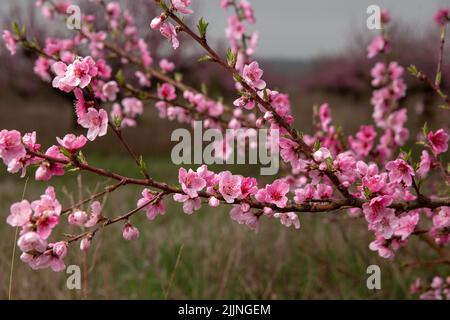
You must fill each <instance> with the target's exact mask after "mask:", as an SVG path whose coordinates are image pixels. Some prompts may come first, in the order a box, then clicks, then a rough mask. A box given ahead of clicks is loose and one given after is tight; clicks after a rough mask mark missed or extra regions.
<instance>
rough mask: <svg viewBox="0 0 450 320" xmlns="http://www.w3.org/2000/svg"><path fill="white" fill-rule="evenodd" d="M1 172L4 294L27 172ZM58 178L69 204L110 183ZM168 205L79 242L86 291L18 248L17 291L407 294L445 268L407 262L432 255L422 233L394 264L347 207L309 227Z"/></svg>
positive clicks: (160, 168) (131, 195)
mask: <svg viewBox="0 0 450 320" xmlns="http://www.w3.org/2000/svg"><path fill="white" fill-rule="evenodd" d="M88 159H89V161H90V163H91V164H93V165H97V166H104V167H106V168H109V169H111V170H113V171H116V172H121V173H123V174H127V175H134V174H136V172H135V168H134V167H133V166H132V163H131V162H130V161H129V159H128V158H125V157H119V156H107V157H106V156H99V155H97V156H89V157H88ZM148 166H149V170H150V172H151V173H152V175H154V177H155V178H157V179H164V180H167V181H172V182H176V168H175V167H174V166H173V165H172V164H169V161H168V160H167V159H159V160H158V161H155V160H153V161H150V160H148ZM238 169H239V168H238ZM240 169H242V168H240ZM1 170H4V169H3V168H2V169H1ZM248 170H251V169H245V168H243V171H248ZM77 176H79V178H77ZM0 177H1V179H0V197H1V198H0V208H1V222H0V298H1V299H5V298H8V291H9V279H10V270H11V255H12V250H13V243H14V235H15V230H14V229H12V228H10V227H9V226H7V225H6V223H5V222H4V221H5V218H6V216H7V215H8V212H9V206H10V205H11V203H13V202H15V201H18V200H20V197H21V194H22V189H23V186H24V182H25V181H24V180H20V179H18V178H17V177H12V176H7V175H5V174H4V171H2V172H1V175H0ZM51 183H52V184H53V185H54V186H55V187H57V190H60V191H59V193H58V197H59V199H60V200H61V201H62V202H63V206H64V207H66V206H68V205H70V204H71V203H73V201H77V199H78V198H79V197H80V193H82V194H83V195H84V196H85V197H86V196H87V195H89V194H91V193H93V192H95V190H100V188H102V187H104V186H105V185H107V184H111V182H108V181H104V184H103V185H98V184H97V182H96V181H95V180H94V179H93V177H92V176H91V175H89V174H82V175H79V173H71V174H69V175H67V176H65V177H64V178H56V179H54V180H53V181H51ZM45 187H46V185H45V184H43V183H37V182H33V181H31V180H30V183H29V184H28V188H27V190H26V198H28V199H30V200H34V199H36V198H37V197H38V196H39V195H40V194H41V193H43V191H44V190H45ZM61 190H62V191H64V192H61ZM140 191H141V189H140V188H136V187H127V188H124V189H122V190H118V191H116V192H115V193H114V194H112V195H110V196H109V198H108V199H107V201H106V202H105V210H104V214H105V215H106V216H108V217H113V216H117V215H120V214H121V213H124V212H127V211H129V210H130V209H133V208H134V207H135V203H136V200H137V199H138V197H139V196H140ZM166 205H167V213H166V215H165V216H162V217H158V218H157V219H156V220H155V221H153V222H151V221H148V220H146V218H145V216H144V215H143V214H140V215H138V216H136V217H134V218H133V220H132V221H133V223H134V224H135V225H137V226H139V229H140V231H141V237H140V239H139V240H138V241H135V242H126V241H125V240H123V238H122V235H121V234H122V229H121V228H122V225H120V226H119V225H113V226H111V227H108V229H105V230H103V231H102V232H100V233H99V234H97V236H96V237H95V240H94V242H93V246H92V248H91V250H90V251H89V252H88V253H87V254H83V253H81V252H80V251H79V249H78V247H77V245H73V246H72V247H71V250H70V254H69V257H68V258H66V264H67V265H72V264H75V265H79V266H81V268H82V270H83V272H84V280H83V289H82V290H80V291H77V290H75V291H70V290H68V289H67V288H66V279H67V277H68V275H67V274H66V273H64V272H63V273H59V274H55V273H53V272H51V271H49V270H43V271H32V270H31V269H30V268H29V267H28V266H26V265H24V264H23V263H22V262H21V261H20V260H19V253H18V252H16V255H15V258H14V272H13V278H12V298H14V299H81V298H92V299H129V298H133V299H164V298H168V299H208V298H213V299H215V298H229V299H241V298H248V299H260V298H261V299H341V298H343V299H381V298H400V299H406V298H413V297H412V296H411V295H410V294H409V284H410V283H411V282H412V281H413V280H414V279H415V277H417V276H423V277H431V276H432V275H433V274H434V273H436V272H438V271H439V270H436V269H434V268H430V269H423V268H422V269H420V270H419V269H417V268H413V267H406V266H405V264H406V263H408V262H412V261H415V260H417V259H418V257H420V259H426V258H432V257H433V253H432V252H429V249H428V248H427V247H426V246H425V245H424V244H422V243H421V242H420V241H419V240H418V239H413V240H412V243H411V245H409V246H408V247H406V248H403V249H401V250H400V253H399V255H398V257H397V259H396V261H394V262H393V263H391V262H388V261H385V260H383V259H381V258H379V257H378V256H377V254H376V253H373V252H371V251H369V249H368V244H369V243H370V241H371V235H370V234H369V233H368V232H367V230H366V228H367V227H366V225H365V223H364V221H361V220H359V219H351V218H348V217H347V216H346V214H344V213H343V212H340V213H336V214H332V215H330V214H328V215H322V214H302V215H301V216H300V219H301V222H302V229H301V230H293V229H286V228H285V227H283V226H282V225H280V224H279V223H278V222H277V221H273V220H267V219H264V220H263V222H262V226H261V229H260V232H259V233H258V234H255V233H253V232H252V231H250V230H249V229H247V228H246V227H243V226H240V225H238V224H236V223H235V222H233V221H232V220H231V219H230V218H229V217H228V211H227V208H225V207H221V208H219V209H214V210H212V209H209V208H207V207H206V206H204V208H203V209H202V210H201V211H199V212H197V213H195V214H194V215H192V216H187V215H185V214H184V213H183V212H182V210H181V207H180V205H179V204H177V203H174V202H173V201H170V200H169V201H166ZM64 223H66V222H64ZM60 229H61V228H60ZM65 231H67V228H65ZM70 231H71V232H72V233H74V234H76V233H79V230H76V229H73V230H70ZM177 258H178V259H179V263H178V264H177V263H176V262H177ZM372 264H376V265H379V266H380V267H381V270H382V289H381V290H378V291H370V290H368V289H367V287H366V279H367V276H368V275H367V274H366V269H367V267H368V266H369V265H372Z"/></svg>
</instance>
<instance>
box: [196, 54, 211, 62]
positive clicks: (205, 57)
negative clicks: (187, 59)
mask: <svg viewBox="0 0 450 320" xmlns="http://www.w3.org/2000/svg"><path fill="white" fill-rule="evenodd" d="M211 60H212V58H211V57H210V56H208V55H204V56H203V57H200V58H199V59H198V60H197V61H198V62H206V61H211Z"/></svg>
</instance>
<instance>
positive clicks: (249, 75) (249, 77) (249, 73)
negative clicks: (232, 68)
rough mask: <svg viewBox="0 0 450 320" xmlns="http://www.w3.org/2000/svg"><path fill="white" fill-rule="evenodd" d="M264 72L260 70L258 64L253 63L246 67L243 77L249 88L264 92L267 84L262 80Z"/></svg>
mask: <svg viewBox="0 0 450 320" xmlns="http://www.w3.org/2000/svg"><path fill="white" fill-rule="evenodd" d="M262 75H263V71H262V70H261V69H260V68H259V65H258V62H256V61H253V62H252V63H250V64H249V65H245V66H244V70H243V72H242V77H243V78H244V80H245V82H247V84H248V85H249V86H252V87H255V88H256V89H259V90H262V89H264V88H265V87H266V82H265V81H263V80H261V77H262Z"/></svg>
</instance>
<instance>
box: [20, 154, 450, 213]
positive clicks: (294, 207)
mask: <svg viewBox="0 0 450 320" xmlns="http://www.w3.org/2000/svg"><path fill="white" fill-rule="evenodd" d="M27 153H28V154H29V155H31V156H34V157H37V158H41V159H43V160H46V161H49V162H52V163H59V164H64V165H69V164H71V165H72V166H74V167H76V168H79V169H81V170H84V171H88V172H91V173H95V174H97V175H99V176H103V177H106V178H111V179H114V180H117V181H120V182H121V183H122V185H127V184H133V185H140V186H147V187H152V188H155V189H159V190H161V191H163V192H165V194H184V192H183V191H182V190H181V189H180V188H179V187H176V186H172V185H169V184H167V183H164V182H159V181H156V180H154V179H152V178H151V179H149V180H144V179H136V178H129V177H125V176H122V175H120V174H117V173H113V172H110V171H107V170H105V169H101V168H97V167H93V166H90V165H88V164H85V163H81V162H79V161H77V160H63V159H58V158H54V157H50V156H47V155H44V154H42V153H40V152H34V151H31V150H27ZM212 196H214V197H216V198H217V199H219V200H221V201H222V202H224V198H223V197H222V196H220V195H218V194H211V193H208V192H199V197H201V198H210V197H212ZM241 203H247V204H249V205H250V207H251V208H253V209H260V210H262V209H264V208H266V207H268V208H271V209H272V210H274V211H275V212H330V211H336V210H340V209H347V208H362V205H363V204H364V203H365V201H364V200H362V199H354V200H350V199H336V200H333V201H331V202H330V200H329V199H327V200H325V202H324V203H314V202H312V203H304V204H289V205H287V206H286V207H284V208H279V207H278V206H276V205H274V204H269V203H261V202H257V201H253V200H250V199H243V200H240V199H236V200H235V201H234V202H233V203H232V204H241ZM443 206H450V197H449V198H441V199H433V200H430V199H426V201H418V200H414V201H401V202H396V203H393V204H392V205H391V206H389V208H392V209H396V210H399V211H411V210H415V209H420V208H430V209H436V208H439V207H443Z"/></svg>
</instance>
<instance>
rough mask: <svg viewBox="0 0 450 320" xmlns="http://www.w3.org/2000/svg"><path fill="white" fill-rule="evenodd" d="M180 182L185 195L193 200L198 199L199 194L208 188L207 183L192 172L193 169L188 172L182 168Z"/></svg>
mask: <svg viewBox="0 0 450 320" xmlns="http://www.w3.org/2000/svg"><path fill="white" fill-rule="evenodd" d="M178 181H179V183H180V184H181V188H182V189H183V191H184V193H186V194H187V195H188V196H189V197H191V198H196V197H197V196H198V192H199V191H201V190H203V188H205V187H206V181H205V180H204V179H203V178H201V177H200V176H199V174H198V173H197V172H195V171H192V169H189V171H186V169H184V168H180V169H179V171H178Z"/></svg>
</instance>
